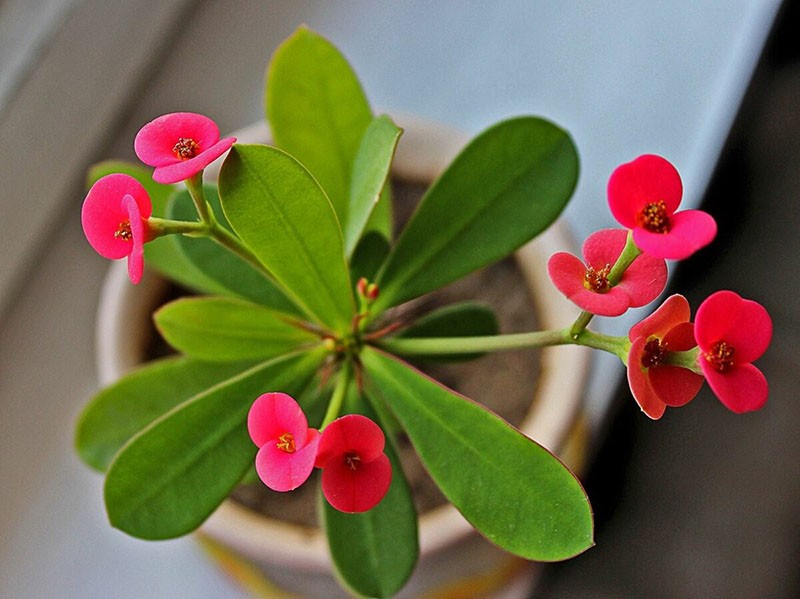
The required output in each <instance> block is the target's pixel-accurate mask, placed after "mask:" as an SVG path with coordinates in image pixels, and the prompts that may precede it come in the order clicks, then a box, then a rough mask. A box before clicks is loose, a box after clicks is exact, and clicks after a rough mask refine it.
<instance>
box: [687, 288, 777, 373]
mask: <svg viewBox="0 0 800 599" xmlns="http://www.w3.org/2000/svg"><path fill="white" fill-rule="evenodd" d="M695 321H696V323H695V327H696V334H697V342H698V345H700V349H702V350H704V351H708V350H710V349H711V347H712V345H714V344H715V343H716V342H718V341H725V342H726V343H727V344H728V345H730V346H732V347H733V348H734V349H735V354H734V360H735V361H736V363H737V364H743V363H746V362H752V361H754V360H757V359H758V358H760V357H761V355H762V354H763V353H764V352H765V351H766V350H767V347H768V346H769V343H770V341H771V340H772V319H771V318H770V316H769V313H768V312H767V310H766V308H764V306H762V305H761V304H759V303H758V302H754V301H752V300H747V299H744V298H743V297H741V296H740V295H739V294H738V293H735V292H733V291H717V292H716V293H713V294H711V295H710V296H709V297H708V298H706V300H705V301H704V302H703V303H702V304H700V307H699V308H698V309H697V316H696V318H695Z"/></svg>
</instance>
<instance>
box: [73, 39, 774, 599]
mask: <svg viewBox="0 0 800 599" xmlns="http://www.w3.org/2000/svg"><path fill="white" fill-rule="evenodd" d="M266 109H267V116H268V120H269V122H270V125H271V129H272V135H273V138H274V141H275V143H276V146H267V145H262V144H241V143H235V142H236V139H235V138H233V137H230V138H224V139H220V136H219V131H218V129H217V128H216V125H215V124H214V123H213V121H212V120H211V119H209V118H207V117H203V116H201V115H196V114H191V113H172V114H169V115H165V116H163V117H159V118H157V119H155V120H154V121H152V122H151V123H148V124H147V125H145V126H144V127H143V128H142V130H141V131H140V133H139V134H138V135H137V138H136V140H135V149H136V153H137V155H138V156H139V158H140V159H141V160H142V161H143V162H144V163H145V164H147V165H149V166H151V167H154V170H153V171H152V179H153V180H154V181H155V182H153V181H151V180H150V178H149V177H150V172H145V173H144V174H143V172H142V170H141V168H140V167H131V166H124V167H123V166H122V165H119V164H113V165H111V166H109V165H108V164H105V165H102V166H101V167H99V168H98V169H96V170H95V173H94V177H93V179H95V182H94V184H93V185H92V188H91V189H90V191H89V194H88V195H87V198H86V200H85V202H84V206H83V212H82V221H83V224H84V230H85V232H86V235H87V238H88V239H89V242H90V243H91V244H92V246H93V247H94V248H95V249H96V250H97V251H98V252H99V253H101V254H102V255H104V256H106V257H109V258H124V257H127V268H128V274H129V276H130V279H131V280H132V281H133V282H134V283H136V282H139V280H140V279H141V277H142V272H143V268H144V267H143V264H144V262H147V264H148V265H152V266H154V267H156V268H157V269H158V270H159V271H161V272H162V273H163V274H165V275H166V276H167V277H170V278H172V279H174V280H175V281H177V282H178V283H180V284H182V285H184V286H186V287H188V288H190V289H193V290H195V291H199V292H201V293H205V294H212V295H206V296H197V297H185V298H179V299H177V300H175V301H173V302H170V303H168V304H167V305H165V306H163V307H161V308H159V309H158V311H157V312H156V313H155V323H156V325H157V327H158V329H159V330H160V332H161V333H162V335H163V336H164V338H165V339H166V340H167V342H168V343H169V344H170V345H171V346H173V347H174V348H175V349H176V350H177V351H178V352H179V355H178V356H176V357H170V358H166V359H162V360H158V361H155V362H153V363H150V364H147V365H145V366H143V367H142V368H140V369H138V370H136V371H134V372H133V373H131V374H129V375H127V376H125V377H124V378H122V379H121V380H120V381H118V382H116V383H114V384H112V385H111V386H110V387H108V388H107V389H105V390H103V391H101V392H100V393H99V394H98V395H97V396H96V397H95V398H94V399H93V400H92V402H90V404H89V405H88V406H87V408H86V409H85V411H84V413H83V415H82V417H81V420H80V422H79V424H78V432H77V446H78V451H79V454H80V455H81V457H82V458H83V459H84V461H86V462H87V463H88V464H89V465H90V466H93V467H95V468H98V469H100V470H103V471H105V472H106V483H105V490H104V493H105V503H106V509H107V511H108V515H109V519H110V521H111V523H112V525H114V526H116V527H118V528H120V529H122V530H123V531H125V532H127V533H129V534H132V535H134V536H137V537H140V538H146V539H163V538H172V537H175V536H179V535H183V534H186V533H188V532H191V531H193V530H195V529H196V528H197V527H198V526H200V525H201V524H202V523H203V522H204V521H206V519H207V518H208V517H209V516H210V515H211V514H212V512H214V510H215V509H216V508H217V507H218V506H219V505H220V503H221V502H222V501H223V500H225V498H226V497H228V496H229V494H230V493H231V492H232V491H233V489H234V488H235V487H236V486H237V484H239V483H240V482H241V481H242V480H243V479H252V478H257V479H260V480H261V481H262V482H263V484H264V485H266V486H267V487H269V488H270V489H272V490H274V491H277V492H280V493H291V492H293V491H294V490H295V489H298V488H303V489H307V488H309V485H312V484H313V482H311V481H309V478H311V477H312V475H313V478H314V479H316V478H319V479H320V484H319V488H320V491H319V492H318V493H317V494H318V495H319V512H320V521H321V524H322V526H323V528H324V530H325V535H326V538H327V546H328V550H329V552H330V556H331V559H332V563H333V565H334V568H335V570H336V573H337V576H338V578H339V579H340V580H341V581H342V582H343V583H344V585H345V586H346V587H348V588H349V589H350V590H352V591H354V592H355V593H357V594H360V595H366V596H390V595H394V594H396V593H397V592H399V591H400V590H401V589H402V588H403V586H404V585H405V583H406V581H407V580H408V578H409V577H410V575H411V573H412V571H413V569H414V566H415V564H416V562H417V559H418V552H419V537H418V532H417V514H416V512H415V509H414V504H413V499H412V496H411V492H410V490H409V485H408V483H407V481H406V477H405V475H404V472H403V466H402V465H401V462H400V459H399V457H398V454H399V453H400V442H401V440H403V439H405V438H407V439H408V440H410V444H411V446H412V447H413V449H414V451H415V452H416V454H417V455H418V457H419V459H420V461H421V462H422V464H423V465H424V467H425V469H426V470H427V472H428V473H429V474H430V476H431V478H432V479H433V480H434V481H435V483H436V484H437V485H438V487H439V488H440V489H441V491H442V493H443V494H444V496H445V497H446V498H447V500H448V501H449V502H451V503H452V504H453V506H455V508H457V509H458V511H459V512H460V513H461V514H463V516H464V518H465V519H466V520H467V521H468V522H469V523H470V524H471V525H472V526H474V527H475V528H476V529H477V530H478V531H479V532H480V533H481V534H482V535H483V536H485V537H486V538H487V539H488V540H489V541H491V542H492V543H494V544H495V545H497V546H498V547H500V548H502V549H503V550H505V551H508V552H510V553H512V554H514V555H517V556H519V557H521V558H524V559H527V560H536V561H554V560H562V559H567V558H569V557H572V556H574V555H577V554H579V553H581V552H583V551H584V550H586V549H587V548H589V547H590V546H591V545H592V543H593V540H592V528H593V527H592V514H591V507H590V504H589V501H588V498H587V497H586V495H585V493H584V491H583V489H582V487H581V485H580V482H579V481H578V479H577V478H576V477H575V475H574V474H573V473H572V472H571V471H570V470H569V469H568V468H567V466H565V465H564V463H562V462H561V461H560V460H559V459H558V458H557V457H555V456H554V455H553V454H552V453H551V452H550V451H548V450H547V449H545V447H543V446H542V445H540V444H539V443H537V442H536V441H535V440H533V439H531V438H529V437H527V436H526V435H524V434H522V433H520V432H519V431H518V430H516V429H515V428H514V427H512V426H510V425H509V424H508V423H506V422H505V421H504V420H503V419H502V418H500V417H499V416H497V415H496V414H494V413H493V412H491V411H489V410H487V409H486V408H485V407H484V406H482V405H481V404H479V403H477V402H474V401H471V400H469V399H467V398H466V397H463V396H462V395H459V394H458V393H456V392H454V391H453V390H451V389H449V388H448V387H447V386H445V385H443V384H441V383H440V382H438V381H436V380H433V379H432V378H430V377H428V376H426V375H424V374H423V373H422V372H420V371H419V370H418V369H417V368H415V367H413V366H411V365H410V364H409V363H408V362H407V358H409V357H410V358H420V357H427V358H429V359H430V358H434V357H439V358H441V357H446V358H448V359H458V358H465V357H469V358H473V357H475V356H476V355H480V354H484V353H487V352H496V351H504V350H510V349H519V348H530V347H545V346H567V345H574V346H584V347H592V348H596V349H600V350H603V351H608V352H611V353H613V354H615V355H617V356H619V357H620V359H621V360H622V361H623V363H625V364H627V365H628V379H629V382H630V384H631V389H632V392H633V395H634V397H635V398H636V400H637V402H638V403H639V405H640V406H641V407H642V410H643V411H644V412H645V413H646V414H647V415H648V416H650V417H652V418H659V417H660V416H661V415H662V414H663V412H664V410H665V408H666V406H679V405H683V404H685V403H687V402H688V401H690V400H691V399H692V398H693V397H694V395H695V394H696V393H697V391H698V390H699V388H700V386H701V385H702V383H703V381H704V380H708V381H709V384H710V385H711V387H712V389H713V390H714V391H715V393H716V394H717V395H718V396H719V397H720V399H721V400H722V401H723V403H725V405H727V406H728V407H729V408H731V409H733V410H735V411H739V412H741V411H749V410H753V409H758V408H760V407H761V406H762V405H763V403H764V401H766V392H767V389H766V381H765V380H764V379H763V376H762V375H761V373H760V372H759V371H758V370H757V369H756V368H755V366H753V365H752V362H753V361H754V360H755V359H757V358H758V357H759V356H760V355H761V353H763V351H765V349H766V347H767V345H768V343H769V339H770V335H771V323H770V320H769V316H768V315H767V314H766V312H765V311H764V309H763V307H761V306H760V305H759V304H757V303H755V302H752V301H750V300H745V299H743V298H741V297H739V296H738V295H736V294H735V293H733V292H729V291H725V292H719V293H718V294H714V295H713V296H712V297H710V298H709V299H708V300H706V302H704V303H703V305H702V306H701V307H700V308H699V310H698V312H697V315H696V318H695V322H694V323H691V321H690V312H689V306H688V304H687V303H686V300H685V299H683V298H682V296H672V297H670V298H668V299H667V300H666V301H665V302H664V304H663V305H662V306H661V307H659V308H658V309H657V310H656V311H655V312H654V313H653V314H652V315H651V316H650V317H648V318H646V319H645V320H643V321H642V322H641V323H639V324H637V325H635V326H634V327H633V328H632V329H631V331H630V333H629V335H627V336H625V337H613V336H608V335H602V334H599V333H596V332H593V331H591V330H590V329H589V328H588V325H589V324H590V321H591V320H592V319H593V317H594V316H596V315H600V316H617V315H620V314H622V313H623V312H625V311H626V310H627V309H628V308H629V307H636V306H642V305H646V304H648V303H649V302H651V301H653V300H655V299H656V297H657V296H659V294H660V293H661V292H662V291H663V288H664V286H665V284H666V274H667V269H666V264H665V260H666V259H682V258H685V257H687V256H688V255H690V254H691V253H693V252H694V251H695V250H697V249H699V248H700V247H702V246H704V245H706V244H707V243H709V242H710V241H711V239H713V237H714V235H715V233H716V226H715V224H714V221H713V219H711V217H710V216H708V215H707V214H705V213H702V212H700V211H677V208H678V204H679V203H680V199H681V191H682V190H681V183H680V177H679V175H678V173H677V171H676V170H675V169H674V167H673V166H672V165H671V164H670V163H669V162H667V161H666V160H665V159H663V158H661V157H658V156H653V155H645V156H641V157H639V158H637V159H636V160H634V161H632V162H630V163H627V164H624V165H621V166H620V167H619V168H618V169H617V170H616V171H615V172H614V173H613V174H612V176H611V179H610V180H609V203H610V208H611V211H612V213H613V214H614V216H615V217H616V219H617V220H618V221H619V222H620V224H621V225H622V226H623V227H624V229H607V230H602V231H598V232H597V233H594V234H593V235H592V236H590V237H589V238H588V239H587V240H586V242H585V243H584V246H583V254H584V259H583V260H581V259H579V258H578V257H576V256H573V255H571V254H568V253H565V252H557V253H555V254H554V255H553V256H552V257H551V258H550V259H549V261H547V264H546V268H542V271H544V270H546V271H547V274H548V276H549V278H550V279H551V280H552V282H553V284H554V285H555V287H556V289H558V291H560V292H561V293H562V294H563V295H565V296H566V297H567V298H568V299H569V300H571V302H572V303H573V304H575V305H577V306H578V307H579V308H580V309H581V311H580V312H579V314H578V316H577V318H575V319H573V322H565V323H563V324H560V325H558V326H557V327H556V328H548V329H545V330H535V331H527V332H520V333H505V334H500V333H499V332H498V330H497V327H496V320H495V318H494V315H493V314H492V313H491V311H490V310H488V309H487V308H486V307H483V306H477V305H475V304H474V303H467V304H458V305H455V306H448V307H446V308H443V309H441V310H438V311H433V312H430V313H428V314H425V315H423V316H421V317H419V318H417V319H415V318H414V317H409V316H408V314H409V312H407V311H405V310H404V308H403V307H404V306H406V305H408V303H409V302H413V301H414V300H416V298H419V297H422V296H425V295H426V294H429V293H431V292H434V291H436V290H437V289H439V288H441V287H443V286H445V285H447V284H449V283H452V282H454V281H457V280H459V279H461V278H462V277H464V276H466V275H468V274H469V273H471V272H474V271H476V270H478V269H481V268H484V267H487V266H489V265H491V264H494V263H496V262H497V261H499V260H501V259H503V258H505V257H507V256H508V255H509V254H511V253H512V252H514V251H515V250H517V249H518V248H520V247H521V246H523V245H525V244H526V243H528V242H530V241H531V240H532V239H534V238H535V237H537V236H538V235H539V234H541V233H543V232H544V231H545V230H547V229H548V227H550V225H551V224H552V223H553V222H554V221H555V220H556V218H557V217H558V215H559V214H560V213H561V211H562V210H563V208H564V206H565V205H566V203H567V202H568V200H569V198H570V196H571V195H572V192H573V189H574V186H575V184H576V181H577V174H578V158H577V152H576V150H575V148H574V145H573V143H572V141H571V139H570V137H569V135H568V134H567V133H566V132H565V131H564V130H563V129H561V128H560V127H558V126H556V125H554V124H552V123H550V122H549V121H546V120H544V119H541V118H538V117H517V118H513V119H509V120H507V121H504V122H501V123H499V124H497V125H495V126H493V127H490V128H489V129H488V130H486V131H485V132H483V133H482V134H480V135H478V136H477V137H476V138H475V139H474V140H473V141H471V142H470V143H469V144H468V145H467V146H466V148H464V149H463V151H461V153H460V154H459V155H458V156H457V157H456V158H455V159H454V160H453V161H452V163H451V164H450V165H449V166H448V167H447V168H446V169H445V170H444V172H443V173H442V174H441V175H440V176H439V177H438V178H437V179H436V180H435V181H434V182H433V184H432V185H431V187H430V188H429V189H428V191H427V192H426V193H425V195H424V197H423V199H422V200H421V202H420V204H419V206H418V207H417V209H416V210H415V212H414V214H413V216H412V217H411V218H410V220H409V221H408V223H407V224H405V225H404V226H403V227H402V230H401V231H400V232H399V234H397V235H396V236H395V232H394V230H393V227H392V223H391V220H392V219H391V215H392V211H391V202H392V198H391V189H390V186H389V185H388V184H387V179H388V177H389V173H390V170H391V164H392V160H393V157H394V154H395V149H396V146H397V143H398V139H399V138H400V136H401V134H402V131H401V130H400V128H399V127H397V125H395V123H394V122H393V121H392V120H391V119H390V118H389V117H387V116H383V115H382V116H377V117H373V115H372V113H371V111H370V109H369V105H368V103H367V102H366V99H365V98H364V94H363V91H362V90H361V88H360V85H359V84H358V81H357V79H356V77H355V75H354V74H353V73H352V70H351V69H350V67H349V65H347V63H346V61H345V60H344V58H343V57H342V56H341V55H340V54H339V53H338V51H337V50H336V49H335V48H334V47H333V46H331V45H330V44H329V43H328V42H327V41H326V40H324V39H322V38H321V37H320V36H318V35H316V34H315V33H313V32H311V31H309V30H308V29H305V28H301V29H299V30H298V31H297V32H296V33H295V34H294V35H293V36H292V37H291V38H290V39H289V40H287V41H286V42H285V43H284V44H283V45H282V46H281V47H280V48H279V49H278V51H277V52H276V54H275V56H274V57H273V59H272V62H271V64H270V67H269V70H268V78H267V99H266ZM226 152H227V156H226V157H225V159H224V163H223V164H222V167H221V168H220V171H219V177H218V187H214V186H209V185H205V184H204V182H203V172H204V170H205V168H206V167H208V166H209V165H210V164H212V163H213V162H214V161H215V160H217V159H218V158H220V157H221V156H222V155H223V154H225V153H226ZM110 170H114V171H124V172H109V171H110ZM180 182H183V183H185V186H186V190H184V191H176V190H175V189H174V188H173V187H172V186H173V184H176V183H180ZM154 215H158V216H154ZM543 266H544V265H543ZM565 304H566V305H569V304H567V303H566V302H565ZM123 324H124V323H123ZM131 325H132V327H133V326H136V325H135V323H133V322H132V323H131ZM129 333H130V337H131V339H134V338H135V337H136V332H135V331H130V332H129ZM116 334H117V336H118V337H121V339H118V341H122V342H124V341H125V339H126V338H127V336H128V331H126V330H125V329H124V327H123V328H122V329H120V330H118V331H117V333H116ZM479 399H480V398H479ZM253 465H255V473H256V474H255V475H253V474H252V471H253Z"/></svg>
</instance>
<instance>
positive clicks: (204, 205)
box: [184, 171, 215, 225]
mask: <svg viewBox="0 0 800 599" xmlns="http://www.w3.org/2000/svg"><path fill="white" fill-rule="evenodd" d="M184 183H186V188H187V189H188V190H189V195H190V196H191V197H192V200H193V201H194V205H195V208H197V215H198V216H199V217H200V220H201V221H202V222H204V223H207V224H208V225H211V223H212V222H213V221H214V220H215V219H214V212H213V211H212V210H211V208H210V206H209V205H208V202H207V201H206V195H205V193H204V192H203V171H200V172H199V173H197V174H196V175H192V176H191V177H189V178H188V179H186V181H184Z"/></svg>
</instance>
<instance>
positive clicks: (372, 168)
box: [340, 115, 402, 256]
mask: <svg viewBox="0 0 800 599" xmlns="http://www.w3.org/2000/svg"><path fill="white" fill-rule="evenodd" d="M401 133H402V129H400V128H399V127H397V125H395V124H394V123H393V122H392V120H391V119H390V118H389V117H388V116H386V115H382V116H379V117H377V118H376V119H375V120H373V121H372V123H370V125H369V127H367V131H366V132H365V133H364V137H363V139H362V140H361V145H360V146H359V148H358V154H356V159H355V163H354V165H353V176H352V179H351V181H352V183H351V186H350V201H349V208H348V209H347V211H346V213H345V215H346V217H345V218H344V219H342V218H341V216H340V220H342V222H343V223H344V226H343V229H344V246H345V252H346V253H347V255H348V256H350V255H352V253H353V250H354V249H355V247H356V244H357V243H358V240H359V239H360V238H361V234H362V232H363V231H364V228H365V227H366V226H367V222H368V221H369V218H370V216H371V215H372V213H373V210H374V209H375V207H376V206H377V204H378V200H379V199H380V197H381V191H382V190H383V187H384V184H385V183H386V181H387V178H388V176H389V169H390V168H391V166H392V158H393V157H394V151H395V148H396V147H397V141H398V140H399V139H400V134H401Z"/></svg>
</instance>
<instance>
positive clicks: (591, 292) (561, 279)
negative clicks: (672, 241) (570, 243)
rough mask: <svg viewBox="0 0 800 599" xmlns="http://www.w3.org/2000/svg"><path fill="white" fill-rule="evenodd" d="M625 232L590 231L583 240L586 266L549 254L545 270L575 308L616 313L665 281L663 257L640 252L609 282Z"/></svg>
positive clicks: (641, 301)
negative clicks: (620, 273) (613, 280)
mask: <svg viewBox="0 0 800 599" xmlns="http://www.w3.org/2000/svg"><path fill="white" fill-rule="evenodd" d="M627 234H628V233H627V231H624V230H622V229H604V230H602V231H597V232H595V233H592V234H591V235H590V236H589V237H588V238H587V239H586V241H585V242H584V243H583V257H584V260H585V261H586V266H584V264H583V262H581V261H580V260H579V259H578V258H576V257H575V256H573V255H572V254H568V253H566V252H558V253H557V254H554V255H553V256H551V257H550V260H549V261H548V262H547V272H548V273H549V275H550V279H551V280H552V281H553V284H554V285H555V286H556V287H557V288H558V290H559V291H560V292H561V293H563V294H564V295H566V296H567V298H569V299H570V300H571V301H572V302H574V303H575V304H576V305H577V306H578V307H579V308H581V309H583V310H586V311H587V312H591V313H592V314H599V315H600V316H619V315H620V314H622V313H623V312H625V310H627V309H628V308H637V307H639V306H644V305H645V304H648V303H650V302H651V301H653V300H654V299H655V298H656V297H658V294H659V293H661V292H662V291H663V290H664V286H665V285H666V282H667V265H666V264H665V263H664V261H663V260H660V259H658V258H653V257H652V256H648V255H646V254H641V255H640V256H638V257H637V258H636V259H635V260H634V261H633V262H632V263H631V265H630V266H629V267H628V268H627V270H625V272H624V273H623V275H622V278H621V279H620V280H619V282H618V283H617V284H616V285H611V284H610V283H609V280H608V274H609V272H610V271H611V267H612V266H613V265H614V263H615V262H616V261H617V258H619V256H620V254H621V253H622V250H623V248H624V247H625V241H626V238H627Z"/></svg>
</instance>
